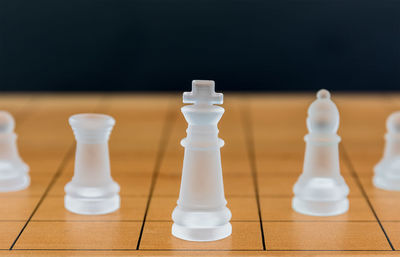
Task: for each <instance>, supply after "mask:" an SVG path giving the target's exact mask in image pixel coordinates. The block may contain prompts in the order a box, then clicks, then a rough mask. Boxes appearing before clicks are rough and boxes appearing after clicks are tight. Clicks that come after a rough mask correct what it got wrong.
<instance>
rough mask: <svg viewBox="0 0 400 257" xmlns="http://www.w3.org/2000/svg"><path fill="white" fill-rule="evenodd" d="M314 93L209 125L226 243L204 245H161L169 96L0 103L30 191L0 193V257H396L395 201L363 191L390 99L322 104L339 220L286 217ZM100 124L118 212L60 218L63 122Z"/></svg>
mask: <svg viewBox="0 0 400 257" xmlns="http://www.w3.org/2000/svg"><path fill="white" fill-rule="evenodd" d="M314 97H315V96H314V94H313V93H309V94H305V93H303V94H258V95H251V94H248V95H247V94H244V95H240V94H229V93H227V94H225V103H224V104H223V107H224V108H225V110H226V112H225V114H224V116H223V118H222V120H221V122H220V124H219V129H220V137H221V138H222V139H224V140H225V143H226V144H225V146H224V147H223V148H222V149H221V152H222V166H223V174H224V186H225V194H226V198H227V201H228V206H229V208H230V209H231V211H232V214H233V217H232V226H233V234H232V236H230V237H228V238H226V239H223V240H219V241H215V242H206V243H197V242H187V241H183V240H180V239H177V238H175V237H173V236H172V235H171V212H172V210H173V208H174V207H175V204H176V200H177V197H178V194H179V186H180V175H181V169H182V161H183V148H182V147H181V146H180V140H181V139H182V138H184V137H185V135H186V132H185V130H186V126H187V124H186V122H185V120H184V118H183V116H182V114H181V113H180V107H181V106H182V101H181V98H180V94H168V95H163V94H152V95H150V94H80V95H75V94H9V95H7V94H5V95H2V96H0V109H3V110H7V111H9V112H11V113H12V114H13V115H14V117H15V119H16V132H17V133H18V146H19V151H20V154H21V156H22V158H23V159H24V161H25V162H26V163H27V164H28V165H29V166H30V169H31V170H30V175H31V179H32V183H31V186H30V187H29V188H28V189H26V190H23V191H19V192H11V193H2V194H0V206H1V207H0V231H1V233H0V256H311V255H318V256H338V255H343V256H367V255H368V256H377V255H397V254H400V252H398V251H400V204H399V203H400V193H399V192H389V191H383V190H379V189H377V188H375V187H373V185H372V183H371V179H372V175H373V166H374V165H375V164H376V163H377V162H378V161H379V159H380V158H381V156H382V151H383V147H384V140H383V136H384V133H385V120H386V118H387V116H388V115H389V114H390V113H391V112H393V111H395V110H398V109H400V95H399V94H370V95H368V94H361V95H360V94H333V100H334V101H335V102H336V104H337V106H338V108H339V111H340V114H341V124H340V129H339V135H340V136H341V137H342V142H341V144H340V161H341V171H342V174H343V176H344V178H345V180H346V182H347V184H348V185H349V187H350V190H351V193H350V196H349V198H350V210H349V211H348V212H347V213H346V214H343V215H339V216H333V217H311V216H305V215H301V214H298V213H295V212H294V211H293V210H292V209H291V198H292V187H293V184H294V183H295V181H296V179H297V178H298V176H299V175H300V174H301V171H302V165H303V158H304V146H305V145H304V141H303V137H304V135H305V134H306V133H307V130H306V126H305V119H306V115H307V108H308V106H309V104H310V103H311V102H312V101H313V99H314ZM83 112H97V113H106V114H109V115H112V116H113V117H114V118H115V119H116V121H117V123H116V126H115V128H114V130H113V132H112V134H111V138H110V155H111V167H112V176H113V178H114V179H115V180H116V181H117V182H118V183H119V184H120V186H121V197H122V203H121V209H120V210H118V211H116V212H114V213H111V214H107V215H98V216H87V215H77V214H73V213H70V212H68V211H67V210H65V209H64V203H63V197H64V186H65V184H66V183H67V182H68V181H69V180H70V179H71V177H72V174H73V165H74V155H75V139H74V137H73V134H72V131H71V128H70V127H69V125H68V122H67V120H68V117H69V116H70V115H72V114H75V113H83Z"/></svg>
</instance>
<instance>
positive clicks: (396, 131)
mask: <svg viewBox="0 0 400 257" xmlns="http://www.w3.org/2000/svg"><path fill="white" fill-rule="evenodd" d="M386 127H387V133H386V135H385V140H386V145H385V151H384V154H383V158H382V160H381V161H380V162H379V163H378V164H377V165H376V166H375V169H374V170H375V176H374V179H373V182H374V185H375V186H376V187H378V188H381V189H386V190H396V191H400V111H397V112H394V113H392V114H391V115H390V116H389V118H388V119H387V121H386Z"/></svg>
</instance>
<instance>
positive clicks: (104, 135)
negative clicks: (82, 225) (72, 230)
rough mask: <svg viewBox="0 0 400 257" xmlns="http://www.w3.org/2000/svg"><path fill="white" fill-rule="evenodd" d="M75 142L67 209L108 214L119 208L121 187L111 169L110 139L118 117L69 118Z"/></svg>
mask: <svg viewBox="0 0 400 257" xmlns="http://www.w3.org/2000/svg"><path fill="white" fill-rule="evenodd" d="M69 124H70V125H71V127H72V130H73V131H74V134H75V138H76V141H77V144H76V154H75V170H74V176H73V178H72V181H71V182H69V183H68V184H67V185H66V186H65V193H66V195H65V198H64V204H65V208H66V209H67V210H69V211H71V212H75V213H78V214H87V215H91V214H106V213H110V212H113V211H115V210H117V209H118V208H119V207H120V197H119V194H118V193H119V186H118V184H117V183H116V182H114V181H113V179H112V177H111V171H110V160H109V153H108V139H109V137H110V134H111V130H112V128H113V126H114V124H115V120H114V119H113V118H112V117H110V116H108V115H103V114H91V113H87V114H86V113H85V114H77V115H73V116H71V117H70V118H69Z"/></svg>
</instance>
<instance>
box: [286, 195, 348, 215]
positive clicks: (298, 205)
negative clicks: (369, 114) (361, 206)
mask: <svg viewBox="0 0 400 257" xmlns="http://www.w3.org/2000/svg"><path fill="white" fill-rule="evenodd" d="M292 208H293V210H295V211H296V212H298V213H301V214H305V215H310V216H335V215H340V214H343V213H345V212H347V211H348V209H349V200H348V199H347V198H345V199H342V200H339V201H308V200H302V199H299V198H297V197H294V198H293V200H292Z"/></svg>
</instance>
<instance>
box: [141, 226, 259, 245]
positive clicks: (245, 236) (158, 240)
mask: <svg viewBox="0 0 400 257" xmlns="http://www.w3.org/2000/svg"><path fill="white" fill-rule="evenodd" d="M231 224H232V235H231V236H229V237H227V238H224V239H221V240H217V241H212V242H192V241H185V240H182V239H179V238H176V237H174V236H173V235H172V234H171V227H172V222H150V221H149V222H146V224H145V227H144V232H143V236H142V241H141V244H140V249H147V250H149V249H155V250H160V249H164V250H173V249H175V250H183V249H185V250H207V249H208V250H216V249H218V250H262V241H261V240H262V237H261V230H260V223H259V222H231Z"/></svg>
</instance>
